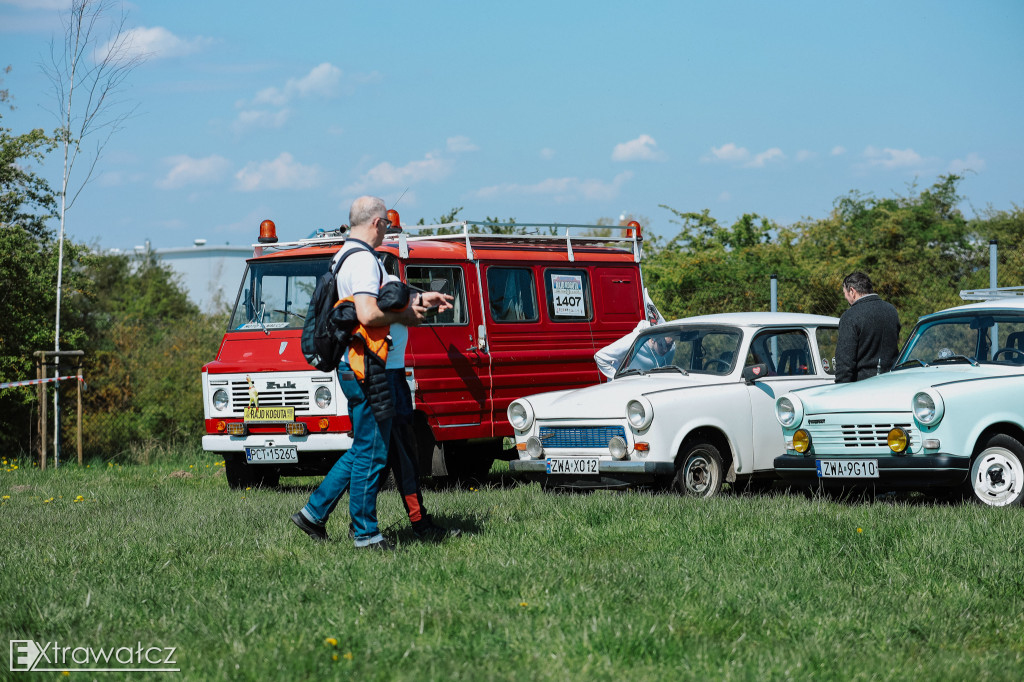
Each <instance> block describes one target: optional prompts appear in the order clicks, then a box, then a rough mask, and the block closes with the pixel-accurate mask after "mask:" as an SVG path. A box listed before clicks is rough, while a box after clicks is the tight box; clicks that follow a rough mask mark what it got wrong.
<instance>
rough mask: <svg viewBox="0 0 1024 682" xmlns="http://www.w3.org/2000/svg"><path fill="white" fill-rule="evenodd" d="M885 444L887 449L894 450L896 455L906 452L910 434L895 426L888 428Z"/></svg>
mask: <svg viewBox="0 0 1024 682" xmlns="http://www.w3.org/2000/svg"><path fill="white" fill-rule="evenodd" d="M885 442H886V445H888V446H889V449H890V450H892V451H893V452H895V453H896V454H897V455H898V454H900V453H903V452H906V450H907V447H908V446H909V445H910V434H908V433H907V432H906V431H904V430H903V429H901V428H900V427H898V426H897V427H895V428H893V429H890V431H889V435H888V436H887V437H886V439H885Z"/></svg>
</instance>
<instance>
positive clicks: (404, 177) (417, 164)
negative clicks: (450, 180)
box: [345, 154, 454, 193]
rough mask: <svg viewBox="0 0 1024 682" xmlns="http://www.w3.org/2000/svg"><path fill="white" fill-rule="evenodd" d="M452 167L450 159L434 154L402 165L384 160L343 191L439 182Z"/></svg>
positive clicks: (350, 191) (361, 190) (449, 172)
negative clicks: (395, 164) (393, 164)
mask: <svg viewBox="0 0 1024 682" xmlns="http://www.w3.org/2000/svg"><path fill="white" fill-rule="evenodd" d="M453 167H454V163H452V161H451V160H449V159H443V158H440V157H437V156H435V155H434V154H427V155H426V156H425V157H424V158H423V159H422V160H421V161H410V162H409V163H407V164H405V165H404V166H392V165H391V164H390V163H388V162H387V161H385V162H383V163H379V164H377V165H376V166H374V167H373V168H371V169H370V170H368V171H367V172H366V174H365V175H363V177H362V178H361V179H360V180H358V181H357V182H355V183H354V184H352V185H349V186H348V187H346V188H345V191H346V192H347V193H352V192H363V191H366V190H368V189H370V188H377V187H393V186H396V185H414V184H416V183H418V182H439V181H441V180H444V179H445V178H446V177H448V176H449V175H450V174H451V172H452V169H453Z"/></svg>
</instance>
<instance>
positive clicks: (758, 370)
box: [740, 362, 768, 386]
mask: <svg viewBox="0 0 1024 682" xmlns="http://www.w3.org/2000/svg"><path fill="white" fill-rule="evenodd" d="M740 376H742V377H743V382H744V383H745V384H747V385H748V386H751V385H753V383H754V382H755V381H757V380H758V379H761V378H763V377H766V376H768V365H766V364H764V363H763V362H762V363H760V364H757V365H749V366H747V367H744V368H743V373H742V374H741V375H740Z"/></svg>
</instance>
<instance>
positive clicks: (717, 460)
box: [672, 443, 725, 497]
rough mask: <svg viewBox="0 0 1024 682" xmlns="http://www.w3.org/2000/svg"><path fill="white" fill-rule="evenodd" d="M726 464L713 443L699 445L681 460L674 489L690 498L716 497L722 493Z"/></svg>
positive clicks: (673, 482)
mask: <svg viewBox="0 0 1024 682" xmlns="http://www.w3.org/2000/svg"><path fill="white" fill-rule="evenodd" d="M724 479H725V464H724V463H723V462H722V455H721V453H719V452H718V448H716V447H715V446H714V445H712V444H711V443H697V444H695V445H692V446H690V449H689V450H687V451H686V453H685V454H684V455H683V456H682V457H681V458H680V460H679V466H678V467H677V468H676V477H675V478H674V479H673V481H672V487H673V488H674V489H675V490H676V492H678V493H680V494H682V495H686V496H688V497H714V496H716V495H718V494H719V493H720V492H721V491H722V481H723V480H724Z"/></svg>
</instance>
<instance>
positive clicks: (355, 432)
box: [302, 363, 391, 547]
mask: <svg viewBox="0 0 1024 682" xmlns="http://www.w3.org/2000/svg"><path fill="white" fill-rule="evenodd" d="M346 377H349V378H346ZM338 379H339V381H340V382H341V390H342V392H343V393H344V394H345V397H346V398H347V399H348V416H349V418H350V419H351V420H352V448H351V449H350V450H348V451H347V452H346V453H345V454H343V455H342V456H341V458H339V459H338V461H337V462H335V464H334V466H333V467H331V470H330V471H329V472H327V476H326V477H325V478H324V480H323V482H322V483H320V487H318V488H317V489H316V490H314V491H313V494H312V495H310V496H309V502H308V503H307V504H306V506H305V507H303V508H302V513H303V515H305V516H306V518H308V519H309V520H310V521H312V522H313V523H319V524H324V523H326V522H327V518H328V517H329V516H330V515H331V512H332V511H334V508H335V507H336V506H337V504H338V500H340V499H341V496H342V495H344V494H345V491H346V490H348V491H349V500H348V511H349V517H350V518H351V520H352V527H353V528H354V530H355V535H356V547H362V546H364V545H368V544H371V543H374V542H378V541H379V540H381V539H383V536H382V535H381V534H380V530H379V529H378V527H377V491H378V490H379V489H380V482H381V474H382V473H383V472H384V467H385V465H387V461H388V442H389V440H390V436H391V420H390V419H388V420H385V421H383V422H378V421H377V420H376V419H375V418H374V416H373V410H372V409H371V408H370V403H369V401H367V400H366V398H365V396H364V395H363V389H362V387H360V386H359V382H358V381H356V379H355V376H354V375H353V374H352V370H351V369H350V368H349V366H348V364H347V363H342V364H341V366H339V367H338Z"/></svg>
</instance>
